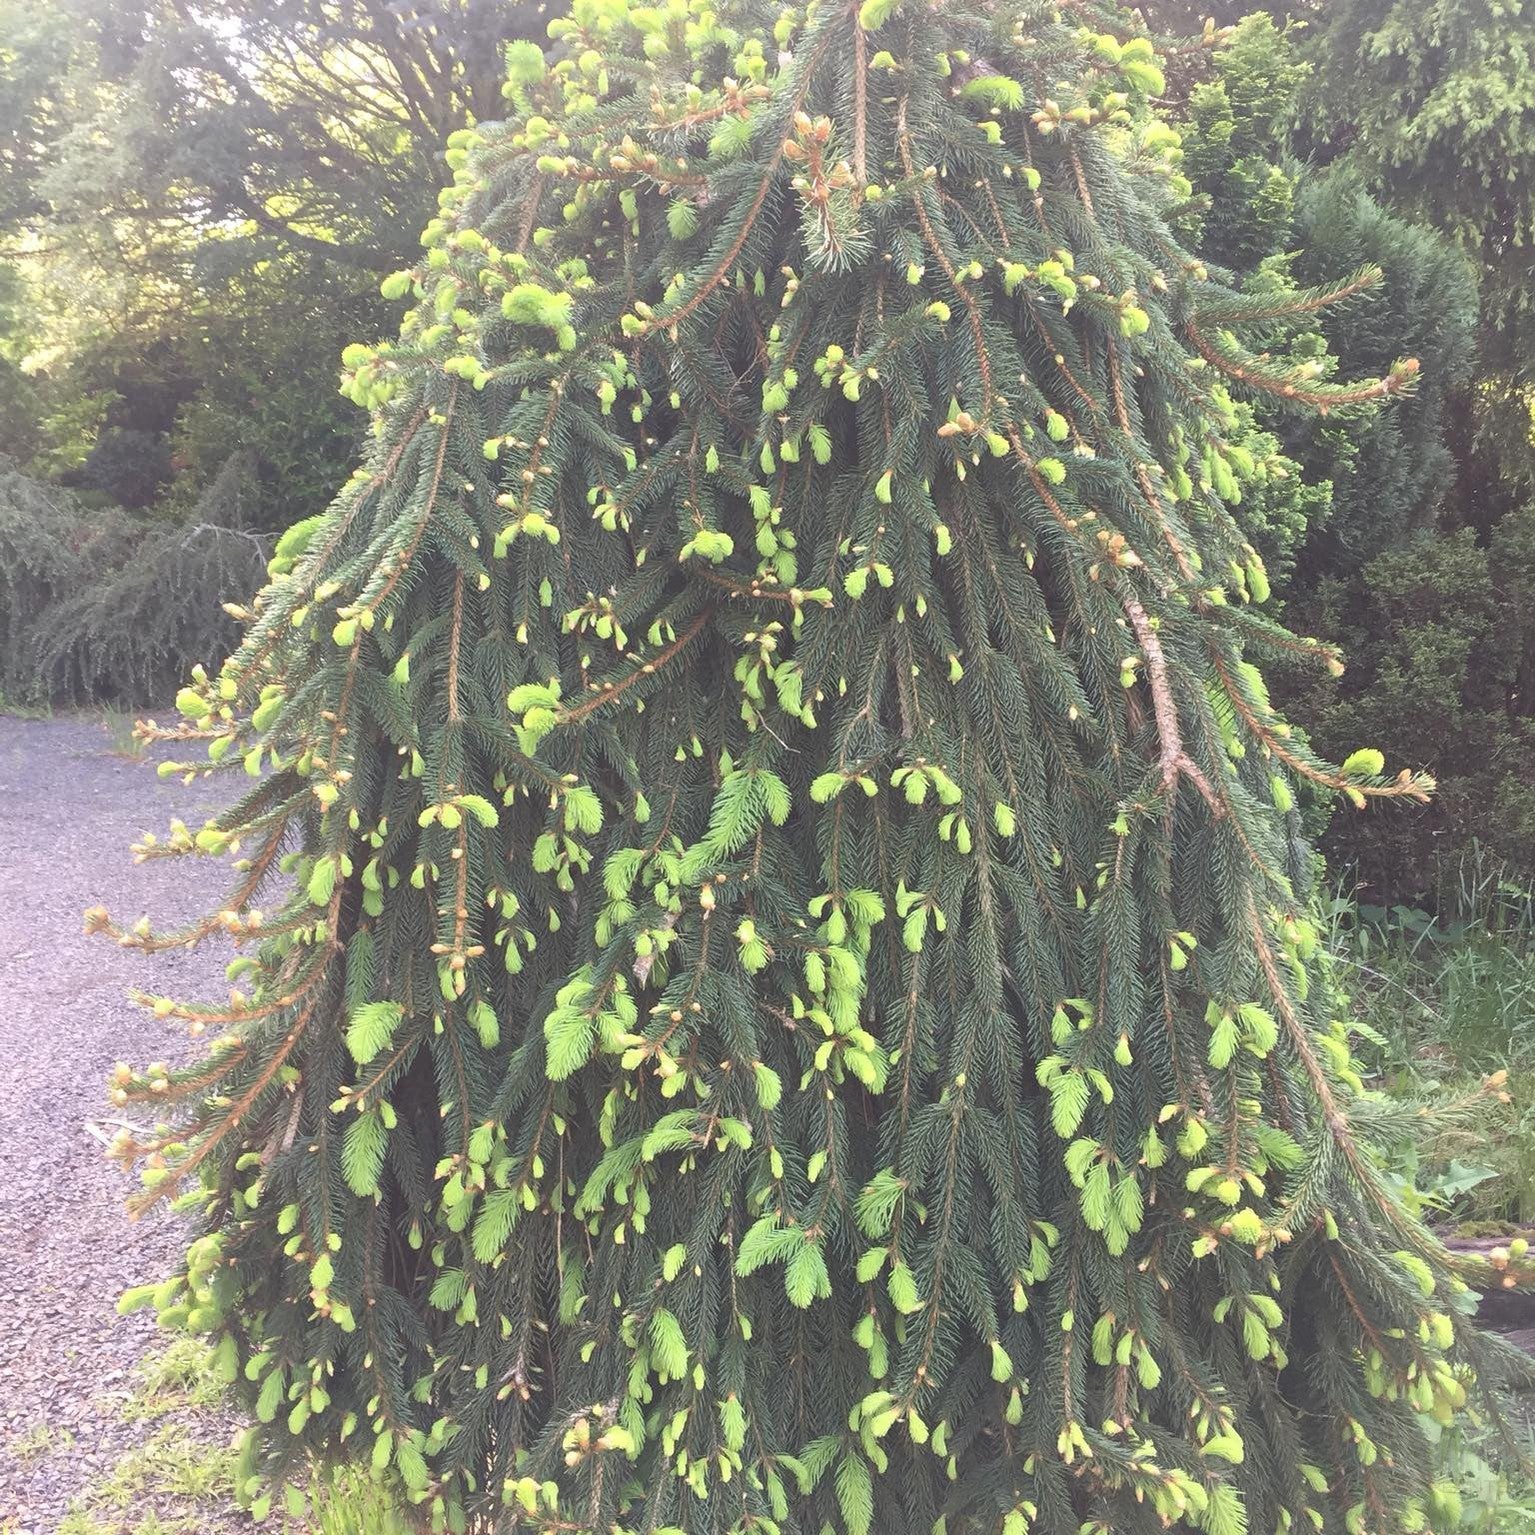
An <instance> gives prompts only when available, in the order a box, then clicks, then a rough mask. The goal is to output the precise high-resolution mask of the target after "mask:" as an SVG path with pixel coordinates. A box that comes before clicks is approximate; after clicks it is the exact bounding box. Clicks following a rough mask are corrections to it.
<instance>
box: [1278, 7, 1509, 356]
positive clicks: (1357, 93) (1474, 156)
mask: <svg viewBox="0 0 1535 1535" xmlns="http://www.w3.org/2000/svg"><path fill="white" fill-rule="evenodd" d="M1321 23H1322V24H1321V26H1320V28H1319V31H1318V35H1317V43H1316V46H1315V48H1314V49H1313V50H1312V52H1313V57H1314V59H1315V61H1316V77H1315V78H1316V84H1315V91H1314V93H1313V94H1312V96H1311V98H1310V100H1309V102H1308V106H1309V114H1310V117H1311V120H1312V128H1313V133H1314V136H1315V138H1316V141H1317V143H1318V146H1319V148H1320V149H1324V150H1325V149H1330V148H1332V147H1334V146H1338V147H1346V150H1347V155H1348V158H1349V161H1350V163H1351V164H1352V165H1354V166H1355V167H1357V168H1358V169H1359V170H1360V171H1361V172H1362V173H1363V174H1364V175H1365V176H1366V178H1367V179H1368V180H1369V182H1370V183H1371V184H1372V186H1374V187H1377V188H1378V189H1379V190H1380V192H1381V195H1382V197H1383V199H1384V200H1385V201H1386V202H1387V203H1388V204H1389V205H1390V206H1391V207H1392V208H1394V209H1397V210H1400V211H1401V212H1402V213H1404V214H1406V215H1408V216H1409V217H1412V218H1414V219H1416V220H1418V221H1420V222H1422V223H1424V224H1428V225H1430V226H1433V227H1437V228H1439V229H1442V230H1444V231H1445V232H1446V233H1447V234H1449V235H1450V236H1451V237H1452V238H1454V239H1455V240H1456V241H1457V242H1458V243H1459V244H1460V245H1461V246H1462V247H1463V248H1464V249H1465V250H1466V251H1467V253H1468V254H1469V255H1470V256H1471V257H1472V258H1473V259H1474V261H1475V263H1476V267H1477V270H1478V272H1479V273H1480V275H1481V286H1482V304H1483V312H1484V317H1485V320H1486V322H1487V323H1486V330H1485V332H1484V338H1483V339H1484V344H1485V345H1486V346H1487V348H1488V354H1487V361H1488V364H1489V366H1494V367H1496V366H1511V367H1512V368H1513V370H1514V371H1515V372H1516V373H1517V374H1518V375H1519V376H1520V377H1521V378H1527V377H1528V373H1529V368H1530V362H1529V359H1530V356H1531V350H1530V339H1531V335H1532V332H1531V331H1530V330H1529V329H1527V327H1528V326H1529V325H1530V324H1531V323H1532V322H1535V285H1532V283H1531V276H1530V272H1531V268H1530V263H1529V261H1528V259H1527V258H1526V255H1525V251H1526V249H1527V248H1528V246H1529V244H1530V242H1531V240H1532V239H1535V197H1532V193H1535V110H1532V109H1535V52H1532V48H1535V12H1532V11H1531V9H1530V7H1529V6H1527V5H1522V4H1506V3H1503V0H1430V3H1428V4H1424V3H1423V0H1330V3H1329V4H1328V5H1327V6H1326V7H1325V10H1324V12H1323V15H1322V18H1321Z"/></svg>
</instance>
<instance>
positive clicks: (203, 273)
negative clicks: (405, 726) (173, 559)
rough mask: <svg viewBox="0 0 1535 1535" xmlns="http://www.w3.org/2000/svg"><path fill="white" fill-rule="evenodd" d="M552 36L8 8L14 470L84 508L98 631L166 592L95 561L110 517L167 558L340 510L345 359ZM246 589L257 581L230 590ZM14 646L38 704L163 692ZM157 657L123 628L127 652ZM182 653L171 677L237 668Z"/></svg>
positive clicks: (272, 7) (104, 4)
mask: <svg viewBox="0 0 1535 1535" xmlns="http://www.w3.org/2000/svg"><path fill="white" fill-rule="evenodd" d="M542 25H543V22H542V20H541V7H539V6H538V5H533V4H527V5H510V6H508V5H504V4H496V5H491V4H488V3H482V0H441V3H435V0H425V3H422V4H414V5H406V4H361V3H359V4H352V3H344V0H343V3H320V0H286V3H279V4H266V3H262V4H259V5H242V4H214V5H198V6H195V7H191V6H184V5H179V4H175V3H171V0H163V3H162V0H151V3H147V4H145V3H138V0H133V3H127V0H63V3H61V4H60V5H57V6H50V7H46V8H41V9H40V8H38V7H35V6H31V5H27V4H25V3H22V0H0V35H3V36H4V37H5V38H6V47H5V49H4V52H3V53H0V115H4V117H5V119H6V125H7V126H6V127H5V129H3V130H0V132H3V133H4V135H5V137H4V138H3V139H0V249H3V250H4V251H5V252H6V253H7V254H8V255H9V256H10V257H12V258H14V268H13V271H12V273H10V274H8V278H7V286H6V288H5V290H4V291H3V292H0V401H4V402H5V403H6V405H7V406H8V409H7V410H6V412H5V420H4V425H3V426H0V452H3V453H5V454H8V455H9V456H11V457H12V458H13V459H15V460H16V462H17V463H18V464H19V465H20V466H21V467H22V468H23V469H26V470H29V471H30V472H32V473H33V474H34V475H35V476H39V477H41V478H43V479H45V480H52V481H54V482H56V483H62V484H64V485H66V486H69V487H71V488H73V489H75V490H77V491H79V492H82V493H83V494H82V497H81V499H80V500H78V501H72V502H71V503H70V504H71V506H73V507H74V508H75V509H76V510H77V511H78V512H80V513H81V514H82V515H83V516H84V517H85V520H86V525H85V526H83V527H82V528H81V529H80V530H79V532H78V534H77V536H76V538H75V540H74V542H75V543H76V545H77V546H80V547H84V546H85V545H87V544H88V545H90V546H91V547H93V548H95V549H96V550H98V552H101V553H103V554H104V553H105V551H106V549H108V548H109V547H110V548H111V549H113V550H114V551H115V552H116V553H115V556H114V560H115V562H114V563H113V564H112V565H111V566H110V567H109V568H96V567H89V566H87V567H84V568H82V569H81V570H80V572H79V577H80V580H81V581H82V582H84V583H85V584H87V585H93V586H96V587H99V588H101V590H100V591H97V592H94V593H92V594H91V595H90V600H91V601H92V603H93V606H94V611H95V612H96V613H97V614H98V615H99V616H102V617H105V616H106V615H109V614H110V613H111V612H112V611H113V610H114V609H116V610H118V611H120V612H122V613H123V614H127V613H129V612H131V611H134V610H135V604H136V600H137V599H136V598H135V596H134V593H133V592H132V591H131V590H128V589H126V588H125V589H123V590H121V591H117V592H115V593H114V592H113V591H112V590H111V588H112V584H113V583H114V582H115V581H116V580H117V579H118V577H119V575H122V576H124V577H126V578H127V579H129V580H130V581H131V582H132V581H138V580H140V579H142V577H143V575H144V574H145V573H143V572H141V571H139V570H137V569H136V568H132V567H134V566H135V564H136V561H137V560H138V558H139V557H138V556H134V555H130V554H127V553H126V552H125V549H126V546H124V545H123V544H122V542H121V541H120V540H119V539H117V538H115V537H114V538H113V539H112V540H109V541H107V542H105V543H104V542H102V541H100V540H97V539H96V538H95V537H94V535H95V533H96V532H98V531H101V529H99V528H95V527H92V526H90V525H89V523H90V518H91V516H92V515H93V510H94V509H95V508H105V507H106V506H107V505H109V504H110V505H120V506H125V507H128V508H130V509H134V510H138V511H142V512H144V513H146V514H147V516H146V521H145V525H144V527H143V528H142V529H141V532H142V533H143V535H144V537H145V539H146V543H145V551H146V552H147V550H148V549H150V548H159V547H162V546H161V545H159V544H157V543H156V542H155V541H154V538H153V536H152V535H153V533H154V529H153V528H152V527H150V526H149V524H150V523H159V522H164V521H166V520H170V521H175V522H186V521H188V520H189V519H192V518H193V517H194V511H195V517H196V525H207V524H208V522H209V519H210V518H212V519H213V520H214V521H220V520H222V522H224V523H226V524H228V525H230V526H231V527H238V529H239V530H241V531H242V532H245V533H251V532H255V533H261V534H272V533H275V532H277V531H280V530H281V529H282V528H284V527H286V526H288V525H289V524H290V523H292V522H294V521H296V520H299V519H301V518H302V517H305V516H307V515H310V514H312V513H313V512H314V511H316V510H317V509H318V508H319V507H321V506H323V505H324V503H325V501H326V499H327V498H328V495H329V490H330V487H331V486H333V485H334V483H335V481H336V478H337V476H338V474H339V473H340V472H341V471H342V468H343V466H344V464H345V462H346V460H347V459H348V457H349V456H350V455H351V454H352V453H353V451H354V450H355V446H356V442H357V436H358V431H359V420H358V416H357V412H356V410H355V408H354V407H353V406H352V405H350V404H349V403H348V402H347V401H345V400H344V399H343V398H341V397H340V396H339V395H338V394H337V391H336V374H337V359H338V357H339V355H340V352H341V349H342V348H343V346H345V345H346V344H347V342H349V341H351V340H352V339H354V338H355V337H356V336H358V335H364V336H366V335H373V334H376V333H377V331H378V328H379V327H380V325H381V324H382V323H383V319H384V311H383V306H382V303H381V300H380V299H379V296H378V291H377V284H378V280H379V278H380V277H381V276H382V275H383V273H384V272H385V271H387V270H388V269H389V268H390V267H391V266H393V265H395V264H396V263H397V262H398V260H399V259H400V256H401V252H402V251H404V250H407V249H409V248H411V247H412V245H413V244H414V242H415V240H416V237H417V232H418V231H419V229H420V228H421V227H422V226H423V225H424V224H425V223H426V221H427V220H428V219H429V218H430V217H431V215H432V212H433V211H434V209H435V207H436V199H437V196H438V193H439V192H440V191H441V189H442V187H443V185H444V184H445V183H446V181H447V179H448V177H449V170H448V167H447V166H446V165H445V163H444V162H443V160H442V155H441V142H442V140H443V138H444V137H445V136H446V134H447V133H448V132H450V131H451V130H452V129H453V128H455V127H457V126H461V125H462V124H463V123H465V122H466V121H468V120H470V119H471V118H483V117H491V118H493V117H494V116H495V115H496V114H497V113H498V112H499V111H500V109H501V94H500V77H501V72H502V71H501V65H500V58H501V49H502V46H503V45H504V43H505V41H506V40H507V39H508V38H510V37H515V36H520V35H523V34H524V33H525V32H526V31H527V30H529V29H535V30H536V29H539V28H541V27H542ZM230 465H233V466H235V467H238V468H239V469H240V470H241V471H242V472H243V473H244V474H245V475H246V476H247V477H248V483H247V484H245V485H244V486H242V487H240V489H239V491H238V494H236V495H235V496H234V499H233V500H232V501H231V502H229V504H228V507H227V515H226V512H225V511H223V510H221V509H220V508H221V505H222V504H223V503H222V502H221V501H220V499H219V498H218V497H215V496H212V491H213V489H214V487H215V485H218V486H220V487H222V488H223V489H225V490H229V489H231V488H232V486H233V480H232V478H231V475H230V472H229V466H230ZM6 483H8V484H14V483H15V482H14V481H9V480H8V481H7V482H6ZM44 504H52V503H51V502H50V501H49V498H48V497H47V495H46V494H45V493H40V495H38V496H27V497H22V498H21V499H20V500H19V501H18V502H17V503H16V506H15V507H14V508H13V510H14V511H15V512H16V515H15V516H11V517H7V519H6V534H5V545H4V547H3V548H0V557H3V558H8V559H9V560H11V561H12V562H13V563H15V564H16V565H18V567H19V566H20V565H22V564H23V563H28V564H35V563H36V562H37V560H38V559H40V558H42V555H41V553H40V552H39V551H38V550H37V549H35V548H25V547H23V545H24V544H36V543H38V542H39V541H43V540H46V539H47V538H48V537H49V536H51V535H50V534H49V532H48V531H47V530H45V529H44V528H43V527H41V526H40V525H34V524H33V523H32V522H31V521H29V520H28V518H27V516H26V515H25V513H26V509H27V508H28V507H35V506H38V505H44ZM103 515H104V516H106V517H107V519H108V520H110V514H109V513H105V512H103ZM123 526H124V527H130V528H131V524H124V525H123ZM220 547H221V548H227V549H229V550H231V551H234V550H238V549H240V548H241V547H242V546H241V545H240V544H239V543H238V542H231V541H229V540H222V539H221V540H220ZM165 574H166V573H165V572H162V573H161V578H162V579H164V578H165ZM248 578H249V567H248V566H246V565H244V563H243V561H242V562H240V563H238V564H237V565H236V566H235V567H232V568H230V569H228V570H226V571H225V572H224V573H223V575H222V576H221V577H219V578H217V579H214V580H213V581H212V582H211V586H212V587H214V588H231V587H236V588H237V587H241V586H244V585H246V584H247V583H248ZM82 595H83V594H82ZM187 595H188V598H189V599H191V597H192V594H191V593H188V594H187ZM58 616H59V615H51V616H50V618H49V620H48V624H47V625H45V627H46V626H51V625H52V620H53V618H55V617H58ZM221 621H222V620H221V616H220V614H219V613H218V612H217V610H216V608H215V609H213V610H212V611H210V612H209V613H208V614H207V615H205V617H204V619H203V621H201V622H200V623H199V624H198V625H195V626H193V629H192V630H187V629H181V630H179V631H177V632H178V633H179V634H181V635H182V637H186V635H187V634H189V633H192V632H195V633H197V634H199V635H202V636H204V637H206V636H208V635H211V634H214V633H218V632H221V631H220V627H219V626H220V623H221ZM14 638H15V642H16V643H19V644H21V645H22V646H23V649H22V650H21V651H20V652H18V653H13V654H11V655H10V656H8V657H7V659H6V662H5V667H4V669H5V671H6V673H7V675H8V676H9V677H11V678H13V679H17V678H24V677H26V676H27V675H28V674H29V672H30V674H31V676H32V686H31V688H30V689H29V691H31V692H36V691H37V690H38V689H42V688H46V687H49V686H53V685H56V683H57V682H58V680H59V676H60V675H68V676H70V677H71V678H73V679H75V681H76V684H77V685H78V686H79V687H80V688H81V689H82V690H83V692H84V695H85V696H92V695H109V694H110V695H112V696H116V695H115V693H114V692H113V690H114V689H115V688H117V687H118V686H120V685H121V684H122V683H123V681H124V680H125V678H126V677H128V676H130V675H132V676H137V677H139V678H141V679H143V680H144V685H148V679H151V678H153V679H156V685H159V684H161V683H163V679H164V675H165V674H164V672H163V670H162V668H161V666H160V665H159V664H157V665H155V666H153V667H149V668H144V667H133V668H128V669H126V670H123V669H113V670H112V671H111V672H110V675H109V674H107V673H102V674H96V673H93V672H91V671H90V670H89V669H85V670H81V669H79V668H76V667H68V668H65V670H64V672H63V673H57V672H56V671H55V670H54V669H51V668H49V667H46V666H44V665H43V664H42V661H41V659H40V656H41V652H42V650H47V649H52V647H53V646H54V643H55V640H56V639H57V635H54V636H53V637H48V638H45V637H44V636H43V635H42V634H41V632H40V630H39V629H38V628H36V627H34V628H33V629H30V630H23V631H22V632H21V633H20V634H19V635H18V636H15V637H14ZM136 638H137V636H136V635H135V634H133V633H131V632H130V631H129V629H128V628H127V627H126V622H125V624H124V626H123V627H122V628H121V630H120V641H121V643H122V644H123V645H124V647H125V648H131V646H132V645H133V644H134V642H135V640H136ZM169 640H170V632H169V630H167V632H166V633H164V634H161V635H160V636H159V637H158V640H157V642H156V646H155V648H156V651H157V653H158V654H159V655H160V656H161V658H162V661H163V660H165V659H166V658H170V662H169V664H170V667H171V674H172V675H174V674H176V673H178V672H181V671H184V670H185V668H186V666H188V665H190V664H191V663H192V661H194V660H197V659H199V658H201V659H205V660H214V659H216V657H215V656H214V655H213V654H211V653H208V654H204V655H202V656H201V657H199V655H198V654H195V653H194V654H183V655H180V656H174V655H173V651H172V650H171V649H170V648H169ZM102 653H103V654H104V653H105V652H102ZM14 685H15V683H14V682H13V683H12V686H14ZM133 701H143V696H142V695H135V696H134V699H133Z"/></svg>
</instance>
